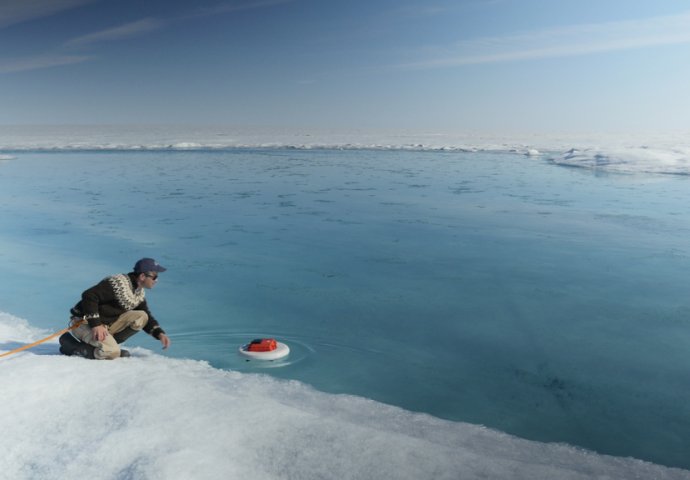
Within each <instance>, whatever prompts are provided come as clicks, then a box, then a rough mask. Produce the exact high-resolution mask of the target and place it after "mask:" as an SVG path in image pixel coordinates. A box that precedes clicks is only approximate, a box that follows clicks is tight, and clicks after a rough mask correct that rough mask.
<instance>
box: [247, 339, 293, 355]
mask: <svg viewBox="0 0 690 480" xmlns="http://www.w3.org/2000/svg"><path fill="white" fill-rule="evenodd" d="M239 353H240V355H242V356H243V357H247V358H249V359H252V360H278V359H280V358H283V357H287V356H288V355H289V354H290V347H288V346H287V345H285V344H284V343H281V342H277V341H276V340H275V339H274V338H257V339H254V340H252V341H251V342H249V343H247V344H245V345H242V346H241V347H240V350H239Z"/></svg>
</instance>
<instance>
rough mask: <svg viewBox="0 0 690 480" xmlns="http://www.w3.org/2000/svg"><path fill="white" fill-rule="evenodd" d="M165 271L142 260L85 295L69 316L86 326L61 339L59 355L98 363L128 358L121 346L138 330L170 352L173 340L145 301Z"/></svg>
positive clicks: (153, 263) (90, 289)
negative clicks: (90, 359) (145, 292)
mask: <svg viewBox="0 0 690 480" xmlns="http://www.w3.org/2000/svg"><path fill="white" fill-rule="evenodd" d="M165 271H166V268H164V267H162V266H161V265H159V264H158V262H156V261H155V260H154V259H153V258H142V259H141V260H139V261H138V262H137V263H136V264H135V265H134V270H133V271H132V272H130V273H127V274H124V273H122V274H117V275H113V276H111V277H107V278H105V279H103V280H102V281H101V282H100V283H98V284H97V285H95V286H93V287H91V288H89V289H88V290H86V291H85V292H84V293H82V295H81V301H80V302H79V303H77V304H76V305H75V306H74V308H72V310H70V313H71V314H72V322H78V321H81V320H84V322H83V323H82V324H81V325H80V326H79V327H77V328H76V329H74V330H72V333H71V334H70V333H69V332H67V333H65V334H64V335H62V336H61V337H60V353H62V354H63V355H77V356H80V357H85V358H92V359H96V360H111V359H114V358H118V357H128V356H129V352H128V351H127V350H123V349H121V348H120V345H119V344H120V343H123V342H124V341H125V340H127V339H128V338H129V337H131V336H132V335H134V334H135V333H137V332H138V331H139V330H144V331H145V332H146V333H148V334H149V335H151V336H152V337H153V338H155V339H157V340H159V341H160V342H161V344H162V345H163V348H164V349H166V348H168V347H169V346H170V339H169V338H168V336H167V335H166V334H165V332H164V331H163V329H162V328H161V327H160V325H159V324H158V322H157V321H156V319H155V318H153V315H151V312H150V311H149V308H148V305H147V304H146V299H145V298H144V296H145V295H144V290H145V289H150V288H153V287H154V285H156V282H157V281H158V274H159V273H162V272H165ZM75 337H76V338H75Z"/></svg>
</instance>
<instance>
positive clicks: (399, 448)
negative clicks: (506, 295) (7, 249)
mask: <svg viewBox="0 0 690 480" xmlns="http://www.w3.org/2000/svg"><path fill="white" fill-rule="evenodd" d="M45 334H46V332H44V331H41V330H37V329H35V328H33V327H31V325H30V324H29V323H28V322H26V321H25V320H22V319H19V318H17V317H14V316H12V315H9V314H6V313H0V352H4V351H7V350H10V349H13V348H16V346H17V345H18V344H22V343H23V342H29V341H32V340H36V339H38V338H40V337H42V336H44V335H45ZM133 355H134V356H133V357H132V358H129V359H122V360H116V361H112V362H106V361H103V362H96V361H87V360H83V359H80V358H69V357H64V356H60V355H58V353H57V345H56V344H55V343H49V344H43V345H40V346H38V347H35V348H34V349H32V350H30V351H28V352H23V353H19V354H16V355H13V356H11V357H6V358H2V359H0V381H1V382H2V395H3V399H2V403H1V405H2V416H1V417H0V418H1V419H2V420H0V425H1V428H0V431H2V435H0V449H2V451H3V452H5V454H4V455H2V456H1V457H0V471H2V475H3V478H11V479H13V480H29V479H30V480H43V479H55V478H99V479H124V478H136V479H138V480H149V479H166V480H178V479H179V480H183V479H184V480H186V479H189V478H193V479H195V480H206V479H209V480H210V479H218V478H268V479H289V478H290V479H296V478H297V479H300V480H310V479H337V480H348V479H372V478H375V479H383V480H385V479H391V480H392V479H395V480H399V479H410V480H426V479H429V480H431V479H439V480H446V479H447V480H456V479H458V478H467V479H478V478H491V479H530V480H533V479H549V480H559V479H582V480H584V479H591V478H607V479H621V480H623V479H625V480H632V479H644V480H647V479H650V478H655V479H659V480H660V479H669V480H670V479H690V471H687V470H681V469H673V468H666V467H662V466H659V465H654V464H650V463H646V462H642V461H639V460H635V459H630V458H617V457H611V456H605V455H598V454H595V453H592V452H587V451H583V450H580V449H577V448H574V447H570V446H567V445H561V444H545V443H539V442H532V441H527V440H521V439H518V438H515V437H511V436H509V435H506V434H503V433H500V432H497V431H493V430H489V429H487V428H483V427H481V426H476V425H470V424H465V423H458V422H450V421H445V420H440V419H437V418H433V417H431V416H428V415H425V414H417V413H413V412H408V411H405V410H402V409H399V408H396V407H391V406H388V405H384V404H381V403H377V402H374V401H371V400H367V399H364V398H360V397H354V396H350V395H332V394H325V393H321V392H318V391H315V390H313V389H312V388H309V387H308V386H306V385H304V384H302V383H299V382H295V381H281V380H275V379H273V378H271V377H268V376H264V375H258V374H240V373H237V372H231V371H223V370H217V369H214V368H211V367H210V366H209V365H208V364H206V363H205V362H200V361H193V360H175V359H170V358H166V357H163V356H159V355H156V354H154V353H152V352H150V351H148V350H145V349H141V348H135V349H134V350H133Z"/></svg>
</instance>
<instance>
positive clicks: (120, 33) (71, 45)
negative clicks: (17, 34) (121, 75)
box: [0, 0, 294, 74]
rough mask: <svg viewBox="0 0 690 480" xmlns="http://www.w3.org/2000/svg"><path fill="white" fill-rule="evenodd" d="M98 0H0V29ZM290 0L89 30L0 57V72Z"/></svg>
mask: <svg viewBox="0 0 690 480" xmlns="http://www.w3.org/2000/svg"><path fill="white" fill-rule="evenodd" d="M95 1H98V0H17V1H14V2H2V0H0V2H2V3H0V28H2V27H3V26H6V25H11V24H15V23H19V22H23V21H28V20H31V19H34V18H39V17H43V16H48V15H51V14H54V13H57V12H59V11H62V10H66V9H69V8H73V7H77V6H80V5H84V4H87V3H92V2H95ZM292 1H294V0H250V1H241V2H237V1H235V2H224V3H220V4H218V5H216V6H214V7H211V8H208V9H202V10H197V11H196V12H192V13H190V14H188V15H184V16H179V17H175V18H173V17H168V18H155V17H150V18H144V19H141V20H136V21H133V22H129V23H126V24H123V25H119V26H116V27H112V28H108V29H105V30H101V31H98V32H93V33H89V34H87V35H82V36H79V37H75V38H73V39H71V40H68V41H66V42H65V43H63V44H62V45H61V46H60V47H59V52H54V53H47V54H43V55H35V56H29V57H25V58H22V59H10V60H2V59H0V74H3V73H14V72H22V71H27V70H38V69H43V68H51V67H57V66H62V65H70V64H77V63H83V62H88V61H91V60H93V59H95V58H97V56H95V55H79V54H76V53H75V52H78V51H79V50H80V49H84V48H87V47H91V46H94V45H96V44H99V43H102V42H109V41H119V40H125V39H128V38H134V37H138V36H142V35H146V34H148V33H151V32H153V31H156V30H160V29H163V28H166V27H168V26H169V25H171V24H173V23H176V22H183V21H187V20H190V19H192V18H195V17H204V16H211V15H220V14H226V13H232V12H237V11H243V10H252V9H259V8H267V7H272V6H275V5H280V4H284V3H290V2H292Z"/></svg>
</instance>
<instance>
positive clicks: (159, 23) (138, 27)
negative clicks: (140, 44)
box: [64, 18, 166, 47]
mask: <svg viewBox="0 0 690 480" xmlns="http://www.w3.org/2000/svg"><path fill="white" fill-rule="evenodd" d="M165 25H166V22H165V21H163V20H158V19H155V18H144V19H142V20H137V21H135V22H129V23H126V24H124V25H120V26H118V27H113V28H109V29H106V30H101V31H100V32H95V33H90V34H88V35H83V36H81V37H77V38H73V39H72V40H70V41H68V42H66V43H65V44H64V46H65V47H85V46H88V45H92V44H94V43H100V42H106V41H112V40H124V39H126V38H132V37H138V36H140V35H144V34H147V33H149V32H152V31H154V30H158V29H160V28H163V27H164V26H165Z"/></svg>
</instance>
